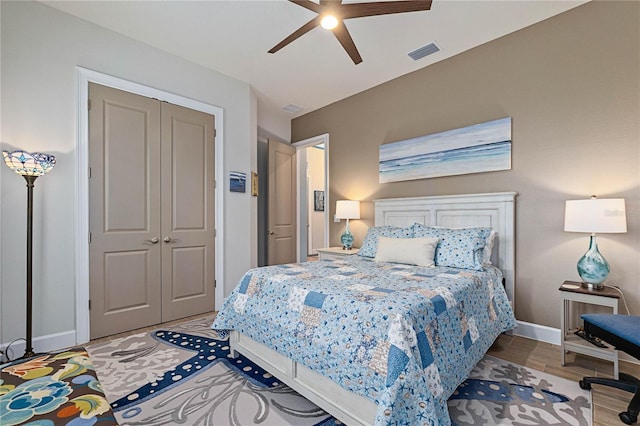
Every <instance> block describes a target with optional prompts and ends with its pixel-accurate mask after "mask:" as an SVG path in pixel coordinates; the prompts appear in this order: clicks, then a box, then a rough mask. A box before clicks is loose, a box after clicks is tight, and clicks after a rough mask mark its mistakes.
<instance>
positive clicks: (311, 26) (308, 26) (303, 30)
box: [269, 16, 320, 53]
mask: <svg viewBox="0 0 640 426" xmlns="http://www.w3.org/2000/svg"><path fill="white" fill-rule="evenodd" d="M319 24H320V16H316V17H315V18H313V19H312V20H310V21H309V22H307V23H306V24H304V25H303V26H301V27H300V28H298V29H297V30H295V31H294V32H293V33H291V35H289V36H288V37H286V38H285V39H284V40H282V41H281V42H280V43H278V44H276V45H275V46H273V47H272V48H271V50H269V53H276V52H277V51H278V50H280V49H282V48H283V47H285V46H286V45H287V44H289V43H291V42H292V41H294V40H295V39H297V38H298V37H301V36H303V35H305V34H306V33H308V32H309V31H311V30H312V29H314V28H315V27H317V26H318V25H319Z"/></svg>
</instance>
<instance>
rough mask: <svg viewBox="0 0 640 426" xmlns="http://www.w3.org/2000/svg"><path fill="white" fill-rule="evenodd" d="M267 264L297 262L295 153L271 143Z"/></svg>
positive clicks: (293, 150) (292, 148)
mask: <svg viewBox="0 0 640 426" xmlns="http://www.w3.org/2000/svg"><path fill="white" fill-rule="evenodd" d="M268 145H269V191H268V193H269V201H268V204H269V205H268V215H267V216H268V219H267V220H268V233H269V242H268V264H269V265H279V264H283V263H293V262H295V261H296V260H297V259H296V211H297V203H296V149H295V147H293V146H291V145H287V144H284V143H281V142H277V141H273V140H268Z"/></svg>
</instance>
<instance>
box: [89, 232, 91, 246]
mask: <svg viewBox="0 0 640 426" xmlns="http://www.w3.org/2000/svg"><path fill="white" fill-rule="evenodd" d="M89 244H91V232H89Z"/></svg>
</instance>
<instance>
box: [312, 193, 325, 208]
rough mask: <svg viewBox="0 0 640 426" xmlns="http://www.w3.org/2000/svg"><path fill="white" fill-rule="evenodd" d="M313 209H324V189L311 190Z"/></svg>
mask: <svg viewBox="0 0 640 426" xmlns="http://www.w3.org/2000/svg"><path fill="white" fill-rule="evenodd" d="M313 210H314V211H317V212H323V211H324V191H313Z"/></svg>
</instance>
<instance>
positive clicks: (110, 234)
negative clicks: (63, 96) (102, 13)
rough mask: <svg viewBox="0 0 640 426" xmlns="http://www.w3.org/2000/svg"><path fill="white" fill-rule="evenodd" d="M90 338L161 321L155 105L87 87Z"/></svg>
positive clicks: (157, 118) (157, 106)
mask: <svg viewBox="0 0 640 426" xmlns="http://www.w3.org/2000/svg"><path fill="white" fill-rule="evenodd" d="M89 96H90V100H91V104H90V105H91V107H90V111H89V133H90V134H89V165H90V168H91V177H90V179H89V222H90V224H89V227H90V229H89V232H90V244H89V262H90V264H89V271H90V272H89V274H90V277H89V279H90V285H89V292H90V321H91V327H90V333H91V338H92V339H93V338H97V337H102V336H107V335H110V334H114V333H119V332H122V331H127V330H131V329H134V328H138V327H145V326H149V325H153V324H157V323H159V322H160V320H161V277H160V273H161V267H160V251H161V249H162V243H160V237H161V235H160V233H159V232H160V103H159V102H158V101H157V100H153V99H148V98H144V97H142V96H137V95H133V94H130V93H127V92H123V91H120V90H115V89H111V88H107V87H104V86H99V85H95V84H90V86H89Z"/></svg>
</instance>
